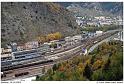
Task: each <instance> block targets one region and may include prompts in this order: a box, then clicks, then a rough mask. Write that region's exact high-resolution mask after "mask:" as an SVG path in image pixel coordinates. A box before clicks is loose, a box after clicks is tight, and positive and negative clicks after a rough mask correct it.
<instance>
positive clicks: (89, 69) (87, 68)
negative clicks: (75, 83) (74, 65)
mask: <svg viewBox="0 0 124 84" xmlns="http://www.w3.org/2000/svg"><path fill="white" fill-rule="evenodd" d="M92 73H93V72H92V69H91V68H90V66H89V65H88V64H86V66H85V69H84V72H83V75H84V76H86V77H87V78H88V79H90V76H91V75H92Z"/></svg>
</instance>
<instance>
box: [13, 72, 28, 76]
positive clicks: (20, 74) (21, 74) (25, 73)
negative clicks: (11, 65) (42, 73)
mask: <svg viewBox="0 0 124 84" xmlns="http://www.w3.org/2000/svg"><path fill="white" fill-rule="evenodd" d="M28 74H29V72H22V73H18V74H15V77H19V76H24V75H28Z"/></svg>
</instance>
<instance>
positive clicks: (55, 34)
mask: <svg viewBox="0 0 124 84" xmlns="http://www.w3.org/2000/svg"><path fill="white" fill-rule="evenodd" d="M54 36H55V39H61V38H62V34H61V33H60V32H56V33H54Z"/></svg>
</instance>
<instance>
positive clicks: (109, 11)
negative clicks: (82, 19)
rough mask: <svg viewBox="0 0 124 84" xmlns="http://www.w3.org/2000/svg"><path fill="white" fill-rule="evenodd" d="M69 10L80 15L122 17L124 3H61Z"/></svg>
mask: <svg viewBox="0 0 124 84" xmlns="http://www.w3.org/2000/svg"><path fill="white" fill-rule="evenodd" d="M60 4H61V5H62V6H64V7H66V8H67V9H68V10H70V11H72V12H74V13H76V14H77V13H78V15H88V16H99V15H104V16H113V15H114V16H119V15H121V16H122V13H123V3H122V2H76V3H75V2H73V3H67V4H66V3H60Z"/></svg>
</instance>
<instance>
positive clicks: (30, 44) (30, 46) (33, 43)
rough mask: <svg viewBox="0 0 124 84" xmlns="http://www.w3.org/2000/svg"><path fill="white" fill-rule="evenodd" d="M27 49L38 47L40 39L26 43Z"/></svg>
mask: <svg viewBox="0 0 124 84" xmlns="http://www.w3.org/2000/svg"><path fill="white" fill-rule="evenodd" d="M25 46H26V49H34V48H38V41H30V42H27V43H25Z"/></svg>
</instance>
